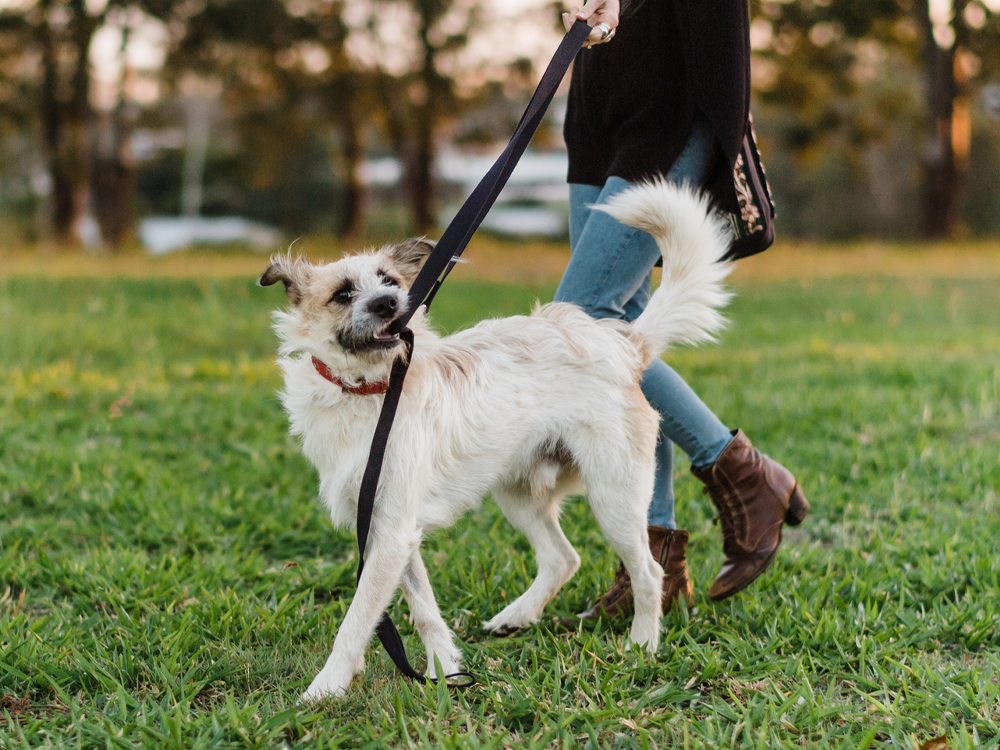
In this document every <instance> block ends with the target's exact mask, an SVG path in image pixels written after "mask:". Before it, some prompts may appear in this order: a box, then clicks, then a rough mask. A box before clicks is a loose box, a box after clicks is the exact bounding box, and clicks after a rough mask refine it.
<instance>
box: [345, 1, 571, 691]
mask: <svg viewBox="0 0 1000 750" xmlns="http://www.w3.org/2000/svg"><path fill="white" fill-rule="evenodd" d="M589 34H590V27H589V26H588V25H587V24H586V22H584V21H579V20H578V21H577V22H576V23H575V24H573V27H572V28H571V29H570V30H569V31H568V32H567V33H566V36H565V37H563V40H562V43H561V44H560V45H559V48H558V49H557V50H556V53H555V55H554V56H553V57H552V61H551V62H550V63H549V66H548V67H547V68H546V69H545V73H544V74H543V75H542V80H541V81H540V82H539V84H538V88H536V89H535V93H534V94H533V95H532V97H531V101H530V102H529V103H528V107H527V109H525V110H524V114H523V115H521V121H520V122H519V123H518V124H517V128H516V129H515V131H514V135H513V136H511V139H510V142H509V143H508V144H507V148H505V149H504V151H503V153H502V154H501V155H500V158H498V159H497V160H496V162H495V163H494V164H493V166H492V167H490V171H489V172H487V173H486V176H485V177H483V179H482V180H481V181H480V183H479V185H477V186H476V189H475V190H473V191H472V195H470V196H469V197H468V199H467V200H466V201H465V203H464V204H462V208H461V209H459V211H458V214H457V215H456V216H455V218H454V219H452V221H451V223H450V224H449V225H448V227H447V228H446V229H445V230H444V234H442V235H441V239H440V240H438V243H437V245H436V246H435V247H434V250H433V251H431V253H430V255H428V256H427V260H426V261H424V265H423V267H422V268H421V269H420V273H419V274H418V275H417V278H416V279H415V280H414V282H413V286H411V287H410V291H409V294H408V299H407V307H406V312H405V313H403V315H401V316H400V317H399V318H397V319H396V320H395V321H394V322H393V324H392V328H391V329H390V331H391V332H392V333H398V334H399V337H400V339H402V340H403V342H404V343H405V345H406V356H405V357H401V358H399V359H397V360H396V361H395V362H393V364H392V371H391V373H390V374H389V388H388V390H387V391H386V393H385V400H384V401H383V402H382V411H381V413H380V414H379V417H378V423H377V425H376V426H375V435H374V437H373V438H372V447H371V450H370V451H369V454H368V465H367V466H366V467H365V473H364V477H363V478H362V480H361V491H360V493H359V496H358V524H357V525H358V553H359V555H358V581H359V582H360V581H361V571H362V570H364V566H365V546H366V545H367V543H368V532H369V531H370V530H371V521H372V510H373V509H374V507H375V490H376V488H377V487H378V479H379V475H380V474H381V472H382V460H383V459H384V458H385V446H386V443H387V442H388V440H389V431H390V430H391V429H392V422H393V419H395V417H396V408H397V407H398V406H399V397H400V395H402V393H403V381H404V380H405V378H406V371H407V369H408V368H409V366H410V360H411V359H412V355H413V331H411V330H410V329H409V328H408V327H407V323H409V322H410V318H411V317H413V314H414V313H415V312H416V311H417V309H418V308H419V307H420V306H421V305H424V306H425V307H430V304H431V302H432V301H433V299H434V295H436V294H437V292H438V289H440V288H441V284H443V283H444V280H445V278H446V277H447V276H448V274H449V273H451V270H452V269H453V268H454V267H455V264H456V263H457V262H458V259H459V257H460V256H461V255H462V252H463V251H464V250H465V248H466V246H467V245H468V244H469V240H471V239H472V235H473V234H475V232H476V230H477V229H478V228H479V225H480V224H481V223H482V222H483V219H484V218H485V217H486V214H487V213H488V212H489V210H490V207H491V206H492V205H493V203H494V201H496V198H497V196H498V195H499V194H500V191H501V190H502V189H503V186H504V185H506V184H507V178H509V177H510V173H511V172H513V171H514V167H515V166H516V165H517V162H518V160H519V159H520V158H521V154H523V153H524V150H525V148H527V146H528V142H529V141H530V140H531V137H532V136H533V135H534V134H535V130H537V128H538V125H539V123H541V121H542V117H543V116H544V115H545V110H546V109H548V106H549V102H551V101H552V97H553V96H554V95H555V93H556V89H558V88H559V83H560V82H561V81H562V79H563V76H564V75H565V74H566V71H567V70H568V69H569V66H570V63H572V62H573V58H574V57H576V53H577V52H578V51H579V49H580V47H581V46H583V42H584V41H585V40H586V38H587V36H588V35H589ZM375 632H376V634H377V635H378V639H379V640H380V641H381V642H382V646H383V647H384V648H385V650H386V653H388V654H389V658H391V659H392V661H393V663H394V664H395V665H396V668H397V669H399V671H400V672H402V673H403V674H404V675H406V676H407V677H409V678H411V679H414V680H416V681H417V682H420V683H424V682H426V681H427V680H426V678H425V677H424V676H423V675H422V674H420V673H419V672H417V671H416V670H415V669H414V668H413V667H412V666H410V662H409V660H408V659H407V658H406V650H405V648H404V647H403V639H402V638H401V637H400V635H399V632H398V631H397V630H396V627H395V626H394V625H393V624H392V620H391V619H389V613H388V612H383V613H382V618H381V619H380V620H379V622H378V625H376V626H375ZM452 677H460V678H464V681H462V682H449V683H448V684H449V686H451V687H456V688H467V687H472V686H473V685H475V684H476V678H475V677H474V676H473V675H472V674H471V673H469V672H456V673H455V674H450V675H445V679H446V680H447V679H449V678H452Z"/></svg>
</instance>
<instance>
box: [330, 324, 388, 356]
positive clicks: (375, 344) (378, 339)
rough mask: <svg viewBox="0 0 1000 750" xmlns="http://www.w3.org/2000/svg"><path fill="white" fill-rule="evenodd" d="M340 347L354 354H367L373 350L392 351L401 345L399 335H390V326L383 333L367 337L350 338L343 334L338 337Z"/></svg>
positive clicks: (371, 334)
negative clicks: (366, 352)
mask: <svg viewBox="0 0 1000 750" xmlns="http://www.w3.org/2000/svg"><path fill="white" fill-rule="evenodd" d="M337 339H338V341H339V342H340V345H341V346H342V347H344V349H347V350H348V351H352V352H365V351H371V350H372V349H391V348H392V347H394V346H395V345H396V344H398V343H399V334H398V333H389V330H388V326H386V328H385V329H383V330H382V331H377V332H375V333H370V334H367V335H365V336H350V335H345V334H343V333H341V334H339V335H338V336H337Z"/></svg>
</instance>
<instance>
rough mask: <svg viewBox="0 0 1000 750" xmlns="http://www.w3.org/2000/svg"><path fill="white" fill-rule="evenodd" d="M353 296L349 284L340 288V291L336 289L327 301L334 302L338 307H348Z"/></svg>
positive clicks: (352, 289)
mask: <svg viewBox="0 0 1000 750" xmlns="http://www.w3.org/2000/svg"><path fill="white" fill-rule="evenodd" d="M353 296H354V287H353V286H351V285H350V284H346V285H344V286H342V287H340V289H338V290H337V291H335V292H334V293H333V296H332V297H330V300H329V301H330V302H336V303H338V304H340V305H349V304H350V303H351V297H353ZM327 304H329V303H327Z"/></svg>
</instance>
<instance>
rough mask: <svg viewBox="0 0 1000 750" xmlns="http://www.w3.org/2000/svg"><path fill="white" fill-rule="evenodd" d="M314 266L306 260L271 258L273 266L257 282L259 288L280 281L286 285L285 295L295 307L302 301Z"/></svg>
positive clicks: (281, 256)
mask: <svg viewBox="0 0 1000 750" xmlns="http://www.w3.org/2000/svg"><path fill="white" fill-rule="evenodd" d="M311 269H312V264H311V263H310V262H309V261H308V260H306V259H305V258H290V257H288V256H286V255H279V256H276V257H274V258H271V265H269V266H268V267H267V269H265V271H264V273H262V274H261V275H260V278H259V279H258V280H257V284H258V285H259V286H271V285H272V284H277V283H278V282H279V281H280V282H281V283H282V284H284V285H285V294H286V295H288V301H289V302H291V303H292V304H293V305H297V304H299V302H301V301H302V294H303V289H304V288H305V285H306V282H307V281H308V279H309V271H310V270H311Z"/></svg>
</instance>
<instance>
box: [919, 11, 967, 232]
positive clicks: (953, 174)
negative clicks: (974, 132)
mask: <svg viewBox="0 0 1000 750" xmlns="http://www.w3.org/2000/svg"><path fill="white" fill-rule="evenodd" d="M953 5H954V13H955V17H954V20H953V21H952V24H953V25H954V29H955V33H956V39H958V40H960V39H961V38H962V37H961V31H962V27H961V24H962V22H963V19H962V11H963V10H964V8H965V5H966V2H965V0H955V1H954V3H953ZM918 8H919V16H920V22H921V26H922V28H923V31H924V60H923V74H924V94H925V98H926V100H927V108H928V110H927V124H926V127H927V134H926V140H925V143H924V149H923V160H924V164H923V186H922V203H923V206H922V207H923V211H922V213H923V222H924V223H923V232H924V236H926V237H928V238H931V239H942V238H948V237H951V236H953V235H954V233H955V230H956V228H957V227H958V224H959V220H960V218H961V215H960V214H961V198H962V188H963V185H964V178H965V167H966V164H965V161H966V159H965V157H966V156H967V151H966V152H965V153H961V150H962V148H963V147H964V146H965V145H966V141H967V137H966V136H967V134H966V133H965V132H963V131H964V129H965V128H966V127H967V123H966V119H967V118H965V117H964V116H963V115H964V114H967V111H966V110H965V109H963V107H962V106H960V107H959V111H958V115H959V117H958V118H956V102H959V104H960V105H961V104H962V103H963V102H964V99H963V98H962V97H961V94H962V92H961V90H960V84H959V82H958V81H957V80H956V76H955V51H956V47H957V46H958V42H957V41H956V42H955V43H953V44H952V45H951V46H950V47H948V48H947V49H944V48H942V47H941V46H939V45H938V43H937V41H936V40H935V38H934V26H933V22H932V20H931V17H930V3H929V2H928V0H921V2H919V3H918ZM956 119H958V120H960V122H956ZM956 126H957V128H956ZM956 145H959V146H960V149H959V150H960V153H958V154H956Z"/></svg>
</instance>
